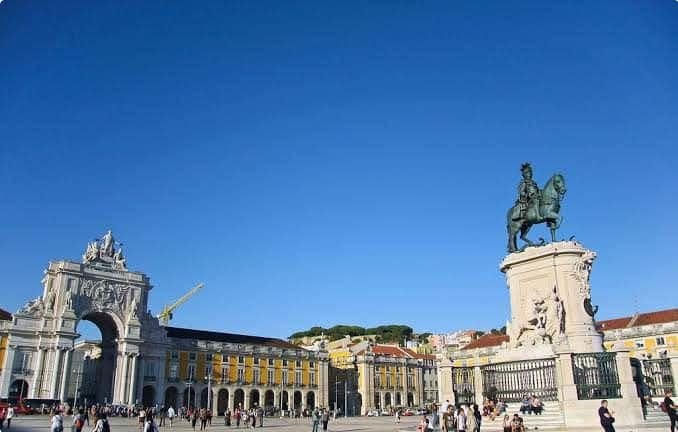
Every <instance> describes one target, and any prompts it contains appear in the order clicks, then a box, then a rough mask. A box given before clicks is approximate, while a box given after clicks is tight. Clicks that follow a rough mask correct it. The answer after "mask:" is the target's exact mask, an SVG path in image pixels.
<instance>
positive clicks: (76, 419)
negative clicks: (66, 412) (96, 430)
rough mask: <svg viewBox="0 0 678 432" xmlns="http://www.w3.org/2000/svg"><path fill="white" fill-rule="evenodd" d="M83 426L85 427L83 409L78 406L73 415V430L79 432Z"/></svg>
mask: <svg viewBox="0 0 678 432" xmlns="http://www.w3.org/2000/svg"><path fill="white" fill-rule="evenodd" d="M83 427H85V411H84V410H83V409H82V408H80V409H79V410H78V412H77V413H76V414H75V415H74V416H73V431H74V432H81V431H82V428H83Z"/></svg>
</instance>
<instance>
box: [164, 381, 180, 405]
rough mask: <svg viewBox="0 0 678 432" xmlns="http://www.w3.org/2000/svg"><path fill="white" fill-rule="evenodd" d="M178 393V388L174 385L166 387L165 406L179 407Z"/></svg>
mask: <svg viewBox="0 0 678 432" xmlns="http://www.w3.org/2000/svg"><path fill="white" fill-rule="evenodd" d="M177 393H178V392H177V388H176V387H174V386H172V387H167V388H166V389H165V408H169V407H172V408H174V409H175V410H176V409H177Z"/></svg>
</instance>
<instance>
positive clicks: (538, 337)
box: [510, 287, 565, 348]
mask: <svg viewBox="0 0 678 432" xmlns="http://www.w3.org/2000/svg"><path fill="white" fill-rule="evenodd" d="M525 315H526V318H525V319H524V320H523V321H522V322H518V323H512V325H511V327H510V336H511V338H510V340H511V345H512V346H513V347H514V348H517V347H520V346H531V345H540V344H554V343H560V342H562V340H563V338H564V334H565V312H564V307H563V301H562V300H561V299H560V297H559V296H558V291H557V289H556V287H553V290H552V291H551V292H549V293H548V294H547V295H540V293H535V295H534V296H533V297H532V301H531V310H530V311H529V312H528V313H527V314H525Z"/></svg>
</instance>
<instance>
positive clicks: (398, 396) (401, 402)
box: [395, 392, 403, 407]
mask: <svg viewBox="0 0 678 432" xmlns="http://www.w3.org/2000/svg"><path fill="white" fill-rule="evenodd" d="M395 399H396V400H395V404H396V406H397V407H399V406H401V405H402V404H403V399H402V397H401V396H400V392H398V393H396V396H395Z"/></svg>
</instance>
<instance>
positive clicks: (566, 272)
mask: <svg viewBox="0 0 678 432" xmlns="http://www.w3.org/2000/svg"><path fill="white" fill-rule="evenodd" d="M595 257H596V253H595V252H593V251H591V250H589V249H586V248H584V247H583V246H582V245H581V244H579V243H578V242H576V241H563V242H557V243H551V244H547V245H544V246H537V247H529V248H527V249H526V250H525V251H523V252H517V253H512V254H510V255H508V256H507V257H506V258H504V260H503V261H502V262H501V265H500V269H501V271H502V272H504V273H505V274H506V280H507V284H508V287H509V295H510V300H511V321H510V324H509V326H508V329H507V330H508V334H509V337H510V342H509V344H510V347H511V348H512V349H520V348H522V349H523V350H526V351H530V350H531V348H534V349H535V350H540V351H541V350H545V349H546V348H545V347H543V345H552V346H553V352H558V351H562V350H571V351H573V352H577V353H586V352H600V351H603V337H602V335H601V334H600V333H598V332H597V331H596V328H595V323H594V319H593V314H594V313H595V311H594V307H593V306H592V305H591V289H590V286H589V274H590V272H591V266H592V263H593V260H594V259H595Z"/></svg>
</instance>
